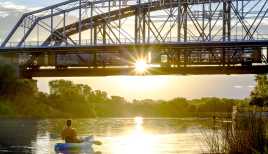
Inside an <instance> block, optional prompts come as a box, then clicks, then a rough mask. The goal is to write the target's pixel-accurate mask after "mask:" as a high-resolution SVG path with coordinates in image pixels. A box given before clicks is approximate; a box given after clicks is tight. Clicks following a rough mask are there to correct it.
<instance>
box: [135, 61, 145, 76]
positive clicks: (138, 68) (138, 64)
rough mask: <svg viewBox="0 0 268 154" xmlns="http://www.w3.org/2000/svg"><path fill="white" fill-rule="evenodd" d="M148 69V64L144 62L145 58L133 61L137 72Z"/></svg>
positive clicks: (143, 71)
mask: <svg viewBox="0 0 268 154" xmlns="http://www.w3.org/2000/svg"><path fill="white" fill-rule="evenodd" d="M147 69H148V64H147V63H146V62H145V60H142V59H140V60H137V61H136V62H135V70H136V72H137V73H145V72H146V70H147Z"/></svg>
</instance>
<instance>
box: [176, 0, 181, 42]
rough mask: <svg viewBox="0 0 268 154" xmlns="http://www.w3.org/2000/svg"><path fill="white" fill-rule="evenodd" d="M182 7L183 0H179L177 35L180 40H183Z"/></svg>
mask: <svg viewBox="0 0 268 154" xmlns="http://www.w3.org/2000/svg"><path fill="white" fill-rule="evenodd" d="M181 11H182V9H181V1H180V0H178V16H177V37H178V42H180V41H181V15H182V12H181Z"/></svg>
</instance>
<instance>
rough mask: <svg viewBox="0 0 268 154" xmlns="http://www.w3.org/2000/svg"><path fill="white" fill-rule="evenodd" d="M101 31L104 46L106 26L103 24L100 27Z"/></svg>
mask: <svg viewBox="0 0 268 154" xmlns="http://www.w3.org/2000/svg"><path fill="white" fill-rule="evenodd" d="M102 30H103V32H102V40H103V44H106V24H105V23H104V24H103V25H102Z"/></svg>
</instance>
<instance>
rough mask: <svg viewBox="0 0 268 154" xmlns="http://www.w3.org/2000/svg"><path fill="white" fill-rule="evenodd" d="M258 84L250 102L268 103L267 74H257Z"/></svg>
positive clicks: (254, 103)
mask: <svg viewBox="0 0 268 154" xmlns="http://www.w3.org/2000/svg"><path fill="white" fill-rule="evenodd" d="M255 81H256V86H255V88H254V90H253V91H252V92H251V94H250V98H251V99H250V104H251V105H257V106H265V105H268V79H267V76H266V75H257V76H256V78H255Z"/></svg>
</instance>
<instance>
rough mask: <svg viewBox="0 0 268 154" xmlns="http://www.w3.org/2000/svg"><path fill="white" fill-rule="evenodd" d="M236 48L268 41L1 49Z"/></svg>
mask: <svg viewBox="0 0 268 154" xmlns="http://www.w3.org/2000/svg"><path fill="white" fill-rule="evenodd" d="M235 47H268V40H263V41H231V42H216V41H215V42H179V43H151V44H107V45H94V46H92V45H81V46H53V47H24V48H21V47H20V48H0V53H4V52H9V53H12V52H54V53H56V52H66V53H68V52H72V53H80V52H91V51H100V52H105V51H119V50H121V49H134V48H143V49H146V48H157V49H159V48H182V49H183V48H190V49H194V48H235Z"/></svg>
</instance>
